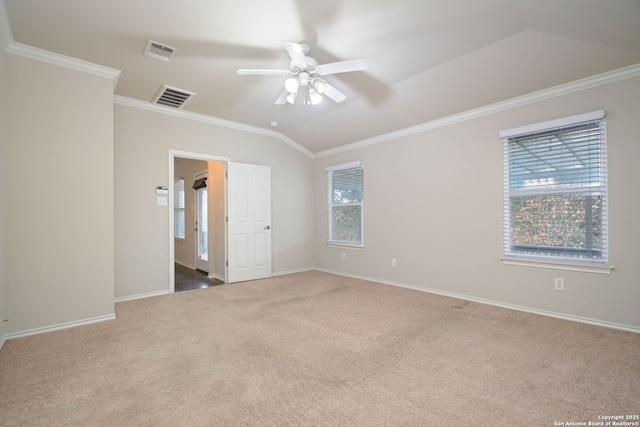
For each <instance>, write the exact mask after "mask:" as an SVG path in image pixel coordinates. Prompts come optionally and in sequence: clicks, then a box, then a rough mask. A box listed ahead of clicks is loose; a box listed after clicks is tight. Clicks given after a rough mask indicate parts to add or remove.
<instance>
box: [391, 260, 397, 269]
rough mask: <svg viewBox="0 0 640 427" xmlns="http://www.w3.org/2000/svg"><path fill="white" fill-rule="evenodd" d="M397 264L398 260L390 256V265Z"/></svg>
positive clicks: (395, 265) (394, 265)
mask: <svg viewBox="0 0 640 427" xmlns="http://www.w3.org/2000/svg"><path fill="white" fill-rule="evenodd" d="M397 266H398V260H397V259H395V258H391V267H397Z"/></svg>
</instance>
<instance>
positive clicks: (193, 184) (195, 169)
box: [169, 150, 229, 292]
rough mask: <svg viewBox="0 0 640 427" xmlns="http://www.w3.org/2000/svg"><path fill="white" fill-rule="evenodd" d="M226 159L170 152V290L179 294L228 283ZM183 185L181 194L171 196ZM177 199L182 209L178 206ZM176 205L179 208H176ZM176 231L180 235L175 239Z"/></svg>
mask: <svg viewBox="0 0 640 427" xmlns="http://www.w3.org/2000/svg"><path fill="white" fill-rule="evenodd" d="M228 161H229V159H228V158H224V157H217V156H211V155H206V154H200V153H190V152H183V151H174V150H170V152H169V175H170V178H171V179H170V180H169V184H170V185H169V205H170V206H173V207H174V209H170V210H169V212H170V215H169V223H170V224H169V225H170V226H169V228H170V230H169V267H170V271H169V281H170V283H169V289H170V291H171V292H178V291H182V290H190V289H202V288H206V287H210V286H216V285H219V284H222V283H226V282H227V270H226V259H227V254H226V248H227V237H226V224H225V219H226V215H227V213H226V211H227V208H226V205H227V201H226V200H227V194H226V190H227V188H226V179H225V174H226V169H227V164H228ZM181 181H182V183H183V184H182V188H183V191H184V193H183V194H182V195H180V194H177V193H176V188H178V189H180V185H176V184H177V183H178V184H179V183H180V182H181ZM181 198H182V202H183V204H182V206H179V205H180V204H179V202H180V199H181ZM176 202H178V204H176ZM180 230H184V231H183V232H182V233H180V232H179V231H180Z"/></svg>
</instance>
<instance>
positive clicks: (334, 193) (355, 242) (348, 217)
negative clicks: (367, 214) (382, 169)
mask: <svg viewBox="0 0 640 427" xmlns="http://www.w3.org/2000/svg"><path fill="white" fill-rule="evenodd" d="M362 176H363V170H362V164H361V163H360V162H352V163H345V164H342V165H337V166H331V167H328V168H327V189H328V191H327V215H328V221H327V224H328V237H327V240H328V243H329V244H333V245H351V246H362Z"/></svg>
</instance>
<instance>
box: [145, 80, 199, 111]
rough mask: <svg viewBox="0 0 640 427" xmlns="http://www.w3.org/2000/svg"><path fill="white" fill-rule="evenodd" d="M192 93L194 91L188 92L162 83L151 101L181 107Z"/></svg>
mask: <svg viewBox="0 0 640 427" xmlns="http://www.w3.org/2000/svg"><path fill="white" fill-rule="evenodd" d="M194 95H195V93H194V92H189V91H188V90H183V89H178V88H175V87H171V86H167V85H162V87H161V88H160V91H158V93H157V94H156V96H155V98H153V101H151V102H153V103H154V104H160V105H167V106H169V107H173V108H182V107H184V105H185V104H186V103H187V102H188V101H189V100H190V99H191V98H192V97H193V96H194Z"/></svg>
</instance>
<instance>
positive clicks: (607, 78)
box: [314, 64, 640, 158]
mask: <svg viewBox="0 0 640 427" xmlns="http://www.w3.org/2000/svg"><path fill="white" fill-rule="evenodd" d="M639 76H640V64H635V65H631V66H628V67H624V68H620V69H618V70H613V71H608V72H606V73H602V74H597V75H595V76H591V77H587V78H584V79H580V80H576V81H573V82H570V83H566V84H562V85H558V86H553V87H550V88H547V89H543V90H540V91H537V92H532V93H530V94H527V95H522V96H518V97H516V98H511V99H508V100H506V101H500V102H496V103H495V104H489V105H486V106H484V107H479V108H476V109H473V110H469V111H465V112H463V113H460V114H454V115H451V116H447V117H443V118H441V119H437V120H432V121H429V122H425V123H421V124H419V125H415V126H411V127H407V128H404V129H400V130H397V131H393V132H389V133H385V134H382V135H378V136H374V137H372V138H367V139H363V140H360V141H356V142H353V143H350V144H346V145H342V146H340V147H336V148H330V149H328V150H324V151H320V152H317V153H315V155H314V157H315V158H321V157H327V156H331V155H334V154H338V153H344V152H347V151H352V150H357V149H360V148H364V147H369V146H371V145H376V144H381V143H383V142H388V141H392V140H395V139H398V138H402V137H406V136H410V135H415V134H417V133H422V132H426V131H429V130H433V129H437V128H441V127H445V126H450V125H453V124H456V123H460V122H464V121H466V120H472V119H476V118H479V117H483V116H488V115H490V114H495V113H499V112H502V111H507V110H511V109H513V108H517V107H522V106H525V105H528V104H533V103H536V102H541V101H545V100H547V99H552V98H556V97H559V96H563V95H568V94H571V93H575V92H580V91H583V90H587V89H592V88H595V87H598V86H603V85H606V84H610V83H615V82H618V81H620V80H626V79H631V78H634V77H639Z"/></svg>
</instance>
